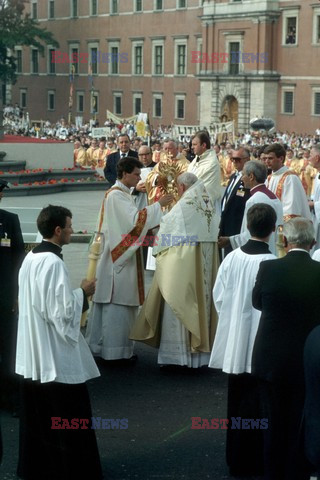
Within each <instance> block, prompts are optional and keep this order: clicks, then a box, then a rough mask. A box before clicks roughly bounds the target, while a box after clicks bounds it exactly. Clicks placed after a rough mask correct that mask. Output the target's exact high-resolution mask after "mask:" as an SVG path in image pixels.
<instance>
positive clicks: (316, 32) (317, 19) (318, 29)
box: [312, 7, 320, 44]
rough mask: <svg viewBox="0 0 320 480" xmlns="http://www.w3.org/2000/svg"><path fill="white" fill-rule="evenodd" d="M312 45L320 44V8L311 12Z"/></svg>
mask: <svg viewBox="0 0 320 480" xmlns="http://www.w3.org/2000/svg"><path fill="white" fill-rule="evenodd" d="M312 43H314V44H319V43H320V7H315V8H314V10H313V35H312Z"/></svg>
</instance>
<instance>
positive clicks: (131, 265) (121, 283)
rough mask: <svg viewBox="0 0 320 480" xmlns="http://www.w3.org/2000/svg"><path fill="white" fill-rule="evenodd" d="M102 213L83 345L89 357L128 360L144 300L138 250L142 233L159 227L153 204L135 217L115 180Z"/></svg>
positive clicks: (158, 210) (131, 200) (135, 211)
mask: <svg viewBox="0 0 320 480" xmlns="http://www.w3.org/2000/svg"><path fill="white" fill-rule="evenodd" d="M103 209H104V217H103V223H102V227H101V231H102V232H103V233H104V235H105V245H104V250H103V253H102V255H101V257H100V259H99V261H98V266H97V274H96V277H97V287H96V292H95V295H94V297H93V308H92V311H91V314H90V316H89V319H88V327H87V333H86V340H87V342H88V344H89V346H90V349H91V351H92V352H93V353H94V354H96V355H99V356H101V357H102V358H104V359H105V360H116V359H121V358H130V357H131V356H132V354H133V342H132V341H131V340H129V338H128V337H129V331H130V328H131V326H132V324H133V322H134V320H135V317H136V315H137V313H138V306H139V305H140V304H142V303H143V300H144V297H143V295H144V290H143V289H144V286H143V263H142V251H141V250H142V249H141V248H140V247H141V245H142V243H143V238H144V236H145V235H146V234H147V232H148V230H149V229H150V228H153V227H155V226H157V225H159V223H160V219H161V216H162V211H161V207H160V204H159V203H158V202H157V203H154V204H153V205H150V206H148V207H146V208H145V209H143V210H140V211H139V210H138V209H137V207H136V206H135V202H134V198H133V197H132V195H130V189H129V188H127V187H126V186H125V185H123V184H122V183H121V182H120V181H118V180H117V181H116V183H115V185H114V187H113V188H111V190H110V191H109V192H108V193H107V196H106V198H105V200H104V204H103ZM100 218H101V213H100ZM131 241H132V243H131Z"/></svg>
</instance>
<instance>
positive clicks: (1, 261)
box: [0, 209, 25, 316]
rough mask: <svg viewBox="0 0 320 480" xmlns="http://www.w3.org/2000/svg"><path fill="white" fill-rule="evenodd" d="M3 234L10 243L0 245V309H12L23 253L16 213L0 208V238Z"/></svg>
mask: <svg viewBox="0 0 320 480" xmlns="http://www.w3.org/2000/svg"><path fill="white" fill-rule="evenodd" d="M5 234H7V238H8V239H10V240H11V244H10V246H9V247H5V246H0V310H1V309H2V308H9V309H12V306H13V304H14V301H15V300H16V299H17V297H18V295H17V294H18V272H19V268H20V266H21V263H22V260H23V258H24V255H25V252H24V243H23V238H22V233H21V228H20V222H19V217H18V215H15V214H14V213H11V212H6V211H5V210H1V209H0V239H2V238H5V236H6V235H5ZM0 316H1V311H0Z"/></svg>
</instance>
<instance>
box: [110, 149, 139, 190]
mask: <svg viewBox="0 0 320 480" xmlns="http://www.w3.org/2000/svg"><path fill="white" fill-rule="evenodd" d="M128 157H134V158H137V159H138V158H139V156H138V153H137V152H136V151H135V150H129V153H128ZM119 160H120V151H119V150H118V151H117V152H113V153H110V155H108V156H107V162H106V166H105V168H104V176H105V178H106V180H108V182H109V183H110V184H111V185H114V183H115V181H116V180H117V163H118V162H119Z"/></svg>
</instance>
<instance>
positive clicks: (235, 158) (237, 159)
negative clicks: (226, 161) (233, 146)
mask: <svg viewBox="0 0 320 480" xmlns="http://www.w3.org/2000/svg"><path fill="white" fill-rule="evenodd" d="M245 158H249V157H231V160H232V161H233V162H241V160H244V159H245Z"/></svg>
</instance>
